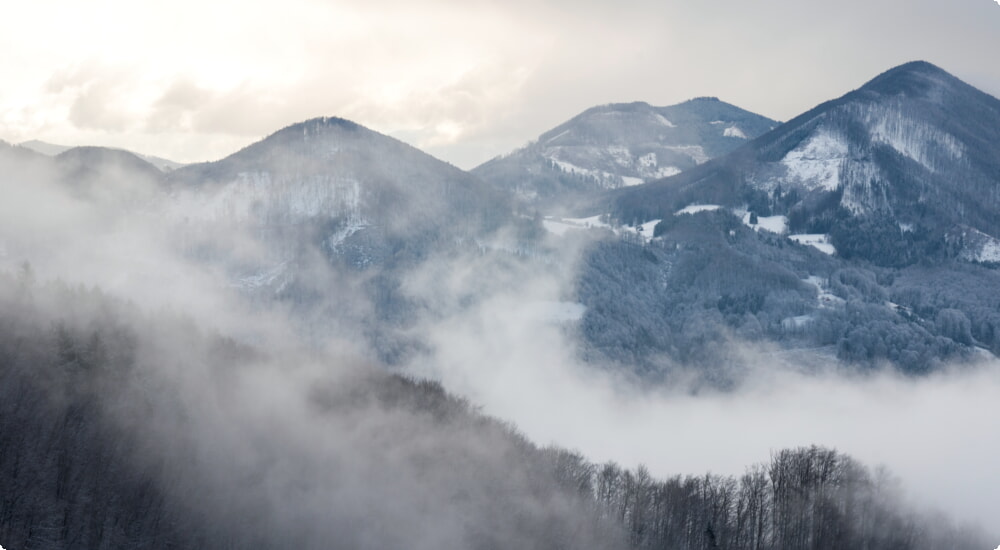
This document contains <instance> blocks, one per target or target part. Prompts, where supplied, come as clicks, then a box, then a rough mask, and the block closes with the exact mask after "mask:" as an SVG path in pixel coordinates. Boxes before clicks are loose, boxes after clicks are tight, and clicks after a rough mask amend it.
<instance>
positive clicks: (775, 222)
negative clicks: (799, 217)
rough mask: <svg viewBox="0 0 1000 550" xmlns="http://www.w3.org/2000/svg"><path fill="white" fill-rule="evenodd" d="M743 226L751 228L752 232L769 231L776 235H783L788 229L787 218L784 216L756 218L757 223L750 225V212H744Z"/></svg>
mask: <svg viewBox="0 0 1000 550" xmlns="http://www.w3.org/2000/svg"><path fill="white" fill-rule="evenodd" d="M743 224H744V225H746V226H747V227H752V228H753V229H754V231H760V230H761V229H763V230H764V231H770V232H771V233H777V234H778V235H783V234H784V233H785V231H786V230H787V229H788V218H787V217H785V216H758V217H757V223H756V224H751V223H750V212H745V213H744V214H743Z"/></svg>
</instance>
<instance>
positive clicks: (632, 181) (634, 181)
mask: <svg viewBox="0 0 1000 550" xmlns="http://www.w3.org/2000/svg"><path fill="white" fill-rule="evenodd" d="M645 182H646V180H644V179H642V178H636V177H632V176H622V183H623V184H624V186H625V187H631V186H633V185H641V184H643V183H645Z"/></svg>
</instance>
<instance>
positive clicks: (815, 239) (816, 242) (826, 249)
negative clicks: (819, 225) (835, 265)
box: [788, 233, 837, 256]
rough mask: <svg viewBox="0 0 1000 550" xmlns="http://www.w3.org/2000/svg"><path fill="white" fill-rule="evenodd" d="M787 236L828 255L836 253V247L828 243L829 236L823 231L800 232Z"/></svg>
mask: <svg viewBox="0 0 1000 550" xmlns="http://www.w3.org/2000/svg"><path fill="white" fill-rule="evenodd" d="M788 238H789V239H791V240H793V241H795V242H797V243H799V244H807V245H809V246H811V247H813V248H815V249H817V250H819V251H820V252H822V253H824V254H829V255H830V256H833V255H834V254H836V253H837V249H836V248H834V246H833V245H832V244H830V236H829V235H826V234H823V233H800V234H798V235H789V236H788Z"/></svg>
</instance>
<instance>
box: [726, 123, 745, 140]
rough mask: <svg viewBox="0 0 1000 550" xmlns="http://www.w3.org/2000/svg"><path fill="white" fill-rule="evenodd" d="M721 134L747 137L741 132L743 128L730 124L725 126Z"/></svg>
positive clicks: (741, 137)
mask: <svg viewBox="0 0 1000 550" xmlns="http://www.w3.org/2000/svg"><path fill="white" fill-rule="evenodd" d="M722 135H723V136H725V137H734V138H740V139H747V135H746V134H744V133H743V130H740V129H739V128H737V127H736V126H730V127H729V128H726V129H725V131H723V132H722Z"/></svg>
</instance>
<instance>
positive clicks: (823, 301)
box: [804, 275, 845, 307]
mask: <svg viewBox="0 0 1000 550" xmlns="http://www.w3.org/2000/svg"><path fill="white" fill-rule="evenodd" d="M804 280H805V282H807V283H809V284H811V285H813V286H814V287H816V301H817V302H819V306H820V307H834V306H839V305H843V304H844V303H845V302H844V299H843V298H841V297H839V296H836V295H834V294H831V293H830V291H829V290H828V289H827V288H826V282H825V280H824V279H823V278H822V277H817V276H815V275H810V276H809V277H806V278H805V279H804Z"/></svg>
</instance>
